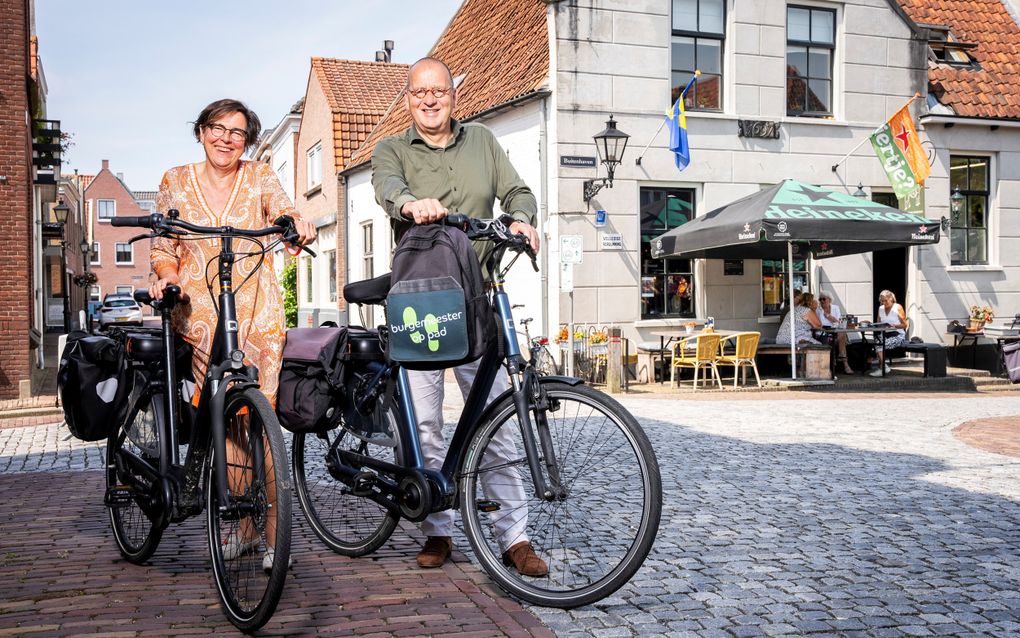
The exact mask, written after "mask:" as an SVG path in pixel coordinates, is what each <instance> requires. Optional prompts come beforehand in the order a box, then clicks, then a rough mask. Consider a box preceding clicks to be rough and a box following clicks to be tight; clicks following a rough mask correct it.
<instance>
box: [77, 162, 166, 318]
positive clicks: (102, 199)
mask: <svg viewBox="0 0 1020 638" xmlns="http://www.w3.org/2000/svg"><path fill="white" fill-rule="evenodd" d="M84 197H85V206H86V208H87V209H88V210H90V211H91V215H92V219H93V231H92V232H93V234H92V250H91V252H90V254H89V257H90V261H89V266H90V268H91V269H92V272H94V273H95V274H96V276H97V278H98V281H97V282H96V284H95V286H94V287H93V288H92V289H91V291H90V292H91V295H90V296H91V298H92V299H93V300H99V301H101V300H102V299H103V298H104V297H105V296H106V295H109V294H113V293H123V294H132V293H133V292H134V291H135V290H136V289H138V288H145V287H147V286H148V285H149V242H148V241H139V242H135V243H133V244H132V243H130V239H131V238H132V237H135V236H136V235H138V234H139V231H138V229H137V228H131V227H114V226H113V225H112V224H111V223H110V220H111V219H113V218H114V217H124V216H139V215H148V214H150V213H151V212H152V210H151V208H154V207H155V202H154V201H153V200H142V204H139V202H138V201H136V199H135V195H134V194H133V193H132V191H131V189H129V188H128V187H127V185H126V184H124V181H123V178H122V176H121V175H120V174H114V173H113V172H111V171H110V162H109V160H103V164H102V169H101V170H100V171H99V172H98V173H96V176H95V177H94V178H92V180H91V181H90V182H89V184H88V187H87V188H86V189H85V195H84ZM149 201H151V202H152V206H151V207H150V206H148V205H147V204H146V202H149Z"/></svg>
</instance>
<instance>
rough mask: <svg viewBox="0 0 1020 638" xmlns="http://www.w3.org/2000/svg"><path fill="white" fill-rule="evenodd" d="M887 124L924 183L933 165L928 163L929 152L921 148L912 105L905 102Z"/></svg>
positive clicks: (914, 171)
mask: <svg viewBox="0 0 1020 638" xmlns="http://www.w3.org/2000/svg"><path fill="white" fill-rule="evenodd" d="M886 124H887V125H888V127H889V132H890V133H891V135H892V137H893V139H894V140H896V146H897V147H899V149H900V152H901V153H903V158H904V159H905V160H907V163H908V164H910V170H911V171H912V172H913V173H914V179H915V180H916V181H917V183H918V184H923V183H924V180H925V179H927V177H928V175H929V174H931V166H930V165H929V164H928V154H927V153H926V152H925V151H924V149H923V148H921V138H919V137H918V136H917V129H916V128H914V120H913V119H912V118H911V117H910V105H909V104H905V105H904V106H903V108H901V109H900V110H899V111H896V113H895V114H894V115H893V116H892V117H890V118H889V121H888V122H887V123H886Z"/></svg>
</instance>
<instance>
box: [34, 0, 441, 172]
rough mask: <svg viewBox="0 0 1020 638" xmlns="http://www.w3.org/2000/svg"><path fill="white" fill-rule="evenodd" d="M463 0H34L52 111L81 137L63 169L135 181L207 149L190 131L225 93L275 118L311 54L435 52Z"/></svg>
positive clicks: (303, 77) (303, 82)
mask: <svg viewBox="0 0 1020 638" xmlns="http://www.w3.org/2000/svg"><path fill="white" fill-rule="evenodd" d="M459 6H460V0H432V1H431V2H428V3H419V2H414V1H412V0H362V1H360V2H351V1H340V0H325V1H323V0H319V1H318V2H310V1H307V0H288V1H287V2H279V1H276V2H269V1H266V0H248V1H247V2H244V3H240V2H210V1H208V0H204V1H195V0H177V1H175V2H156V1H139V0H130V1H129V0H99V1H98V2H81V1H80V0H35V22H36V34H37V35H38V36H39V55H40V58H41V60H42V66H43V73H44V74H45V76H46V81H47V84H48V86H49V94H48V96H47V116H48V118H49V119H54V120H60V123H61V130H63V131H64V132H69V133H71V134H72V135H73V138H72V142H73V146H71V148H70V150H69V151H68V152H67V153H66V154H65V157H64V162H63V165H62V167H61V172H63V173H65V174H69V173H73V172H74V169H78V172H80V173H83V174H95V173H98V172H99V170H100V168H101V167H102V160H104V159H108V160H110V170H112V171H113V172H114V173H123V174H124V181H125V183H126V184H127V185H128V187H129V188H131V189H132V190H139V191H144V190H156V189H157V188H158V187H159V181H160V179H161V177H162V175H163V172H164V171H166V170H167V169H168V168H171V167H173V166H178V165H181V164H186V163H189V162H197V161H201V160H202V159H203V156H202V149H201V147H200V146H199V145H198V143H197V142H196V141H195V138H194V136H193V135H192V132H191V127H192V124H191V123H192V122H193V121H194V120H195V118H196V117H197V116H198V113H199V112H200V111H201V110H202V108H203V107H204V106H205V105H206V104H208V103H210V102H212V101H214V100H217V99H220V98H224V97H232V98H237V99H240V100H241V101H243V102H245V103H246V104H247V105H248V106H249V107H250V108H252V109H253V110H254V111H255V113H256V114H257V115H258V116H259V118H260V119H261V121H262V126H263V130H267V129H270V128H272V127H274V126H276V124H277V123H279V122H280V120H281V119H282V118H283V116H284V115H286V114H287V112H288V111H289V110H290V107H291V105H293V104H294V103H295V102H297V101H298V99H300V98H301V97H303V96H304V94H305V88H306V86H307V83H308V72H309V67H310V63H309V60H310V58H311V57H313V56H322V57H335V58H347V59H352V60H375V52H376V51H377V50H378V49H381V48H382V44H383V40H394V42H395V48H394V51H393V62H402V63H410V62H414V61H415V60H417V59H418V58H420V57H422V56H424V55H425V54H427V53H428V51H429V49H430V48H431V47H432V45H433V44H435V41H436V40H437V39H438V38H439V36H440V34H442V32H443V29H444V28H445V27H446V25H447V24H448V23H449V21H450V19H451V18H452V17H453V14H454V13H455V12H456V10H457V8H458V7H459Z"/></svg>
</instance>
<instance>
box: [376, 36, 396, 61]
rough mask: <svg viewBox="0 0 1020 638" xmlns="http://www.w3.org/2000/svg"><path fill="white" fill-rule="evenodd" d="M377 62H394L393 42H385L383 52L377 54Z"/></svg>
mask: <svg viewBox="0 0 1020 638" xmlns="http://www.w3.org/2000/svg"><path fill="white" fill-rule="evenodd" d="M375 61H376V62H392V61H393V40H383V48H382V51H376V52H375Z"/></svg>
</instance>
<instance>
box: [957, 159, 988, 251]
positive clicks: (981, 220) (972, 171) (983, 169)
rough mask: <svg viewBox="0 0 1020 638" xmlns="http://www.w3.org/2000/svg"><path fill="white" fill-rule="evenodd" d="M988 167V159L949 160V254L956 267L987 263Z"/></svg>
mask: <svg viewBox="0 0 1020 638" xmlns="http://www.w3.org/2000/svg"><path fill="white" fill-rule="evenodd" d="M989 163H990V158H988V157H981V156H966V155H951V156H950V157H949V192H950V194H951V195H950V202H951V203H952V229H951V230H950V231H949V253H950V263H951V264H953V265H954V266H955V265H965V264H987V263H988V199H989V194H990V188H989V181H988V173H989V171H988V165H989ZM957 193H959V197H957V195H956V194H957ZM954 197H955V198H956V199H955V200H954V199H953V198H954Z"/></svg>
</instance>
